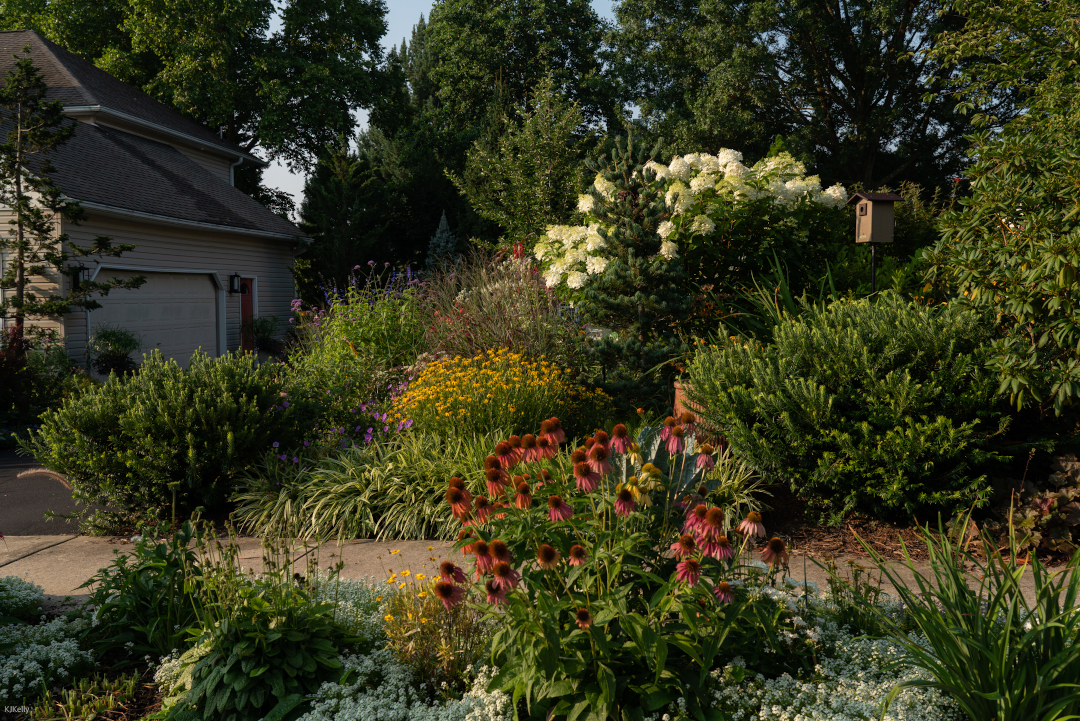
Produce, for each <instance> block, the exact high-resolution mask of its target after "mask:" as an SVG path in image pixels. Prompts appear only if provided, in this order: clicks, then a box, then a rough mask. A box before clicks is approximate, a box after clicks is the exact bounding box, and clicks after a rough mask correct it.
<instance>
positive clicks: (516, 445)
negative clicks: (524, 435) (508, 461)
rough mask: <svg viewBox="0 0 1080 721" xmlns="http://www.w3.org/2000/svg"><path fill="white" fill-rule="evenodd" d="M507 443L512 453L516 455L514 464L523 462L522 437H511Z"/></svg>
mask: <svg viewBox="0 0 1080 721" xmlns="http://www.w3.org/2000/svg"><path fill="white" fill-rule="evenodd" d="M506 443H507V444H508V445H509V446H510V451H511V452H512V453H513V454H514V459H515V460H514V463H517V462H518V461H520V460H521V456H522V453H523V452H522V450H521V436H510V437H509V438H507V439H506Z"/></svg>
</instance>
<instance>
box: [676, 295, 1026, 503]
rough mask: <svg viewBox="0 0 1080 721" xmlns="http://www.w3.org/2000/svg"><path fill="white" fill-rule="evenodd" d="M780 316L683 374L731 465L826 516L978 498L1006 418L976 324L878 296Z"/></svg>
mask: <svg viewBox="0 0 1080 721" xmlns="http://www.w3.org/2000/svg"><path fill="white" fill-rule="evenodd" d="M781 317H782V320H781V321H780V322H778V324H777V325H776V327H775V328H774V329H773V339H772V341H771V342H770V343H768V344H761V343H758V342H756V341H741V340H728V341H719V342H717V343H716V344H715V345H706V346H704V347H703V349H702V350H699V352H698V353H697V355H696V356H695V357H694V359H693V361H692V363H691V365H690V369H689V376H690V381H691V383H692V386H693V388H692V390H691V391H690V392H689V394H688V395H689V397H690V400H691V402H692V403H693V404H694V405H695V406H696V407H697V408H699V409H700V410H701V415H702V417H703V418H704V420H705V421H706V422H707V423H708V424H709V425H710V426H711V427H714V428H719V429H720V430H721V432H722V433H723V434H724V435H725V437H726V438H727V439H728V441H729V442H730V444H731V447H732V449H733V450H734V451H735V453H736V454H737V455H739V456H740V457H742V458H745V459H746V460H747V461H748V462H749V463H750V464H751V465H752V466H754V467H755V468H756V469H758V470H759V471H760V472H762V473H763V474H765V475H766V476H767V477H768V478H769V479H770V480H773V481H784V482H790V484H791V486H792V488H793V490H794V491H795V492H796V493H798V494H800V495H805V496H808V497H810V499H811V501H812V502H813V504H814V505H815V506H816V507H817V508H818V509H819V510H822V511H826V512H828V514H829V515H830V516H831V518H832V519H833V520H836V519H839V518H840V517H842V516H843V515H844V514H846V513H848V512H850V511H856V510H857V511H861V512H867V513H871V514H873V515H875V516H877V517H905V516H910V515H911V514H913V513H916V512H918V511H920V510H924V509H926V508H927V507H937V508H944V509H949V510H951V509H955V508H960V507H965V506H967V505H968V504H971V503H974V502H976V499H979V500H978V502H979V503H986V502H988V501H989V497H988V494H986V493H983V491H985V490H986V489H987V487H988V484H987V483H986V482H985V481H984V476H983V475H982V474H981V473H980V471H979V467H980V464H981V463H983V462H986V461H990V460H995V459H998V460H1000V459H1001V456H1000V455H999V454H997V453H995V452H993V451H991V450H990V449H989V447H988V443H987V441H988V438H989V437H991V436H992V435H993V434H994V433H996V432H997V433H1000V432H1002V431H1003V430H1004V428H1005V427H1006V425H1007V423H1008V417H1007V416H1004V415H1003V414H1002V413H1001V412H1000V411H999V410H998V409H997V408H996V407H995V405H994V401H993V399H994V390H995V386H996V383H995V382H994V379H993V377H992V375H991V374H990V373H989V372H988V371H986V370H985V368H984V360H985V351H984V350H983V347H982V344H983V343H984V342H985V341H986V340H987V338H988V328H987V323H986V322H984V321H983V320H982V318H981V317H980V316H978V315H976V314H974V313H972V312H969V311H962V310H960V309H957V308H953V307H951V306H949V307H939V308H928V307H921V306H917V305H913V304H910V303H908V302H906V301H905V300H903V299H902V298H901V297H900V296H899V295H897V294H895V293H884V294H881V295H880V296H879V297H878V298H877V299H876V300H868V299H866V300H838V301H834V302H832V303H831V304H828V305H826V304H821V305H812V306H809V307H806V308H805V309H804V311H803V313H802V315H801V317H799V318H792V317H790V316H787V315H782V316H781ZM699 347H701V346H699ZM980 494H982V495H981V496H980Z"/></svg>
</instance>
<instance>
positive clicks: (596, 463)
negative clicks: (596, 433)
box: [589, 443, 611, 476]
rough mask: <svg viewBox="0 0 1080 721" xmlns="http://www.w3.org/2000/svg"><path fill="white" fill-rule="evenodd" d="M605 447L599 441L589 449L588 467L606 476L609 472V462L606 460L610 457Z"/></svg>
mask: <svg viewBox="0 0 1080 721" xmlns="http://www.w3.org/2000/svg"><path fill="white" fill-rule="evenodd" d="M610 457H611V456H610V454H609V453H608V450H607V448H605V447H604V446H603V444H601V443H596V444H594V445H593V447H592V448H590V449H589V468H592V469H593V471H595V472H596V473H599V474H600V475H602V476H606V475H607V474H609V473H611V463H609V462H608V458H610Z"/></svg>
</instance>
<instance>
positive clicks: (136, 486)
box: [21, 351, 315, 524]
mask: <svg viewBox="0 0 1080 721" xmlns="http://www.w3.org/2000/svg"><path fill="white" fill-rule="evenodd" d="M281 391H282V386H281V384H280V383H279V382H276V381H275V380H274V379H273V377H272V376H271V375H270V371H269V369H268V368H267V367H266V366H262V367H258V368H257V367H255V365H254V360H253V356H251V355H247V356H244V355H240V354H228V355H225V356H222V357H220V358H211V357H210V356H207V355H205V354H204V353H201V352H196V353H195V355H193V356H192V358H191V361H190V363H189V365H188V367H187V368H186V369H182V368H180V366H179V365H177V364H176V362H175V361H168V362H166V361H165V359H164V358H163V357H162V355H161V353H160V352H157V351H154V352H152V353H150V354H148V355H147V356H146V357H145V360H144V361H143V364H142V367H141V368H140V372H139V373H138V374H137V375H135V376H130V377H125V378H117V377H116V376H111V377H110V378H109V380H108V382H107V383H105V384H104V385H101V386H94V387H92V388H88V389H87V390H86V391H85V392H83V393H82V394H81V395H79V396H77V397H75V398H71V399H69V400H67V401H65V402H64V404H63V405H62V406H61V407H60V408H59V409H58V410H55V411H48V412H46V413H45V414H43V415H42V418H41V428H40V430H38V431H35V432H33V433H32V434H31V436H30V439H29V440H28V441H25V442H22V443H21V446H22V448H24V449H25V450H26V451H28V452H29V453H31V454H33V455H34V456H35V457H36V458H37V460H38V461H39V462H40V463H41V464H42V465H44V466H45V467H46V468H49V469H50V470H53V471H56V472H57V473H61V474H63V475H64V476H65V477H66V478H67V479H68V482H69V483H70V484H71V487H72V491H73V495H74V498H75V500H76V501H77V502H79V503H83V504H92V503H101V504H103V505H105V506H108V507H112V508H113V509H116V511H115V512H106V511H99V513H98V520H100V521H102V522H103V523H106V524H109V523H116V522H123V521H124V520H125V517H126V514H132V513H140V512H143V511H149V512H150V513H151V515H153V514H154V513H155V512H156V511H155V509H160V508H162V507H165V506H167V504H168V500H169V499H170V498H171V497H172V493H171V490H170V489H175V490H176V495H177V499H178V501H179V504H180V508H181V509H182V510H183V509H189V508H193V507H195V506H203V507H205V508H208V509H218V508H220V507H221V505H222V504H223V503H224V502H225V499H226V498H227V496H228V494H229V492H230V490H231V483H232V478H233V476H234V474H236V473H237V472H238V471H240V470H241V469H243V468H244V467H245V466H247V465H249V464H251V463H252V462H254V461H255V460H256V459H258V458H259V457H260V456H261V455H262V453H263V452H264V451H265V450H266V448H267V447H269V445H270V444H271V442H274V441H280V442H282V443H285V444H287V445H294V444H298V443H299V438H300V436H299V431H298V426H299V427H301V428H302V427H303V426H304V425H306V424H310V423H311V422H312V421H313V420H314V415H315V413H314V411H315V409H314V408H313V406H312V405H311V404H309V403H306V402H304V401H303V400H302V399H301V400H294V401H293V402H292V403H291V404H290V405H289V406H288V407H287V408H286V407H283V406H282V405H278V404H279V402H280V401H281V400H282V399H281ZM170 484H176V485H175V486H172V485H170ZM83 513H85V510H84V511H83ZM116 513H118V514H119V515H116Z"/></svg>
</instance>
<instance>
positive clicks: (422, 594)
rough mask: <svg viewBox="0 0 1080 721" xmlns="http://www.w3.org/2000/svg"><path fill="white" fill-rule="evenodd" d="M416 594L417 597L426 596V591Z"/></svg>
mask: <svg viewBox="0 0 1080 721" xmlns="http://www.w3.org/2000/svg"><path fill="white" fill-rule="evenodd" d="M416 595H417V596H418V597H420V598H427V591H421V592H420V593H418V594H416Z"/></svg>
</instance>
